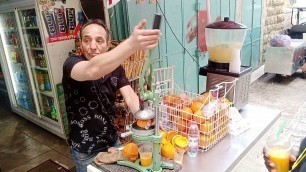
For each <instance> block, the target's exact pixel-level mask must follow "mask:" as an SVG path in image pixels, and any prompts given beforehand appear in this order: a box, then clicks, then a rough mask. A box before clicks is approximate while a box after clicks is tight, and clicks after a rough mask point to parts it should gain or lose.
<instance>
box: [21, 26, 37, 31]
mask: <svg viewBox="0 0 306 172" xmlns="http://www.w3.org/2000/svg"><path fill="white" fill-rule="evenodd" d="M22 29H25V30H26V29H39V27H38V26H33V27H22Z"/></svg>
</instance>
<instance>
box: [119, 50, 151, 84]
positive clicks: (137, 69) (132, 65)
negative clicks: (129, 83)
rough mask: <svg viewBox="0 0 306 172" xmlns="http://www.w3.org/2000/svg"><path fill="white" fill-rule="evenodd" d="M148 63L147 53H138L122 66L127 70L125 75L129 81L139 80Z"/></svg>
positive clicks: (143, 51) (142, 51)
mask: <svg viewBox="0 0 306 172" xmlns="http://www.w3.org/2000/svg"><path fill="white" fill-rule="evenodd" d="M145 62H146V51H145V50H141V51H136V52H135V53H134V54H133V55H131V56H130V57H129V58H127V59H126V60H125V61H124V62H123V64H121V65H122V67H123V68H124V70H125V75H126V77H127V78H128V79H129V80H135V79H137V78H138V77H139V76H140V74H141V71H142V68H143V66H144V64H145Z"/></svg>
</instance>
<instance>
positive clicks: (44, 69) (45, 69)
mask: <svg viewBox="0 0 306 172" xmlns="http://www.w3.org/2000/svg"><path fill="white" fill-rule="evenodd" d="M33 68H34V69H37V70H43V71H47V72H48V71H49V70H48V68H41V67H39V66H35V67H33Z"/></svg>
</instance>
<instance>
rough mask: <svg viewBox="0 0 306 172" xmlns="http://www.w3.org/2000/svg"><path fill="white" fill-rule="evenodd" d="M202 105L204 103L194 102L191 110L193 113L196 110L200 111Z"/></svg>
mask: <svg viewBox="0 0 306 172" xmlns="http://www.w3.org/2000/svg"><path fill="white" fill-rule="evenodd" d="M201 106H202V103H201V102H193V103H192V104H191V110H192V112H193V113H195V112H198V111H199V110H201Z"/></svg>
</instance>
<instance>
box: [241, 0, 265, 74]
mask: <svg viewBox="0 0 306 172" xmlns="http://www.w3.org/2000/svg"><path fill="white" fill-rule="evenodd" d="M261 9H262V1H261V0H243V1H242V23H243V24H245V25H246V26H247V27H248V31H247V35H246V39H245V41H244V46H243V48H242V61H241V63H242V65H245V66H252V68H253V70H254V69H257V68H258V67H259V65H260V46H261V44H260V42H261V16H262V10H261Z"/></svg>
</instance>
